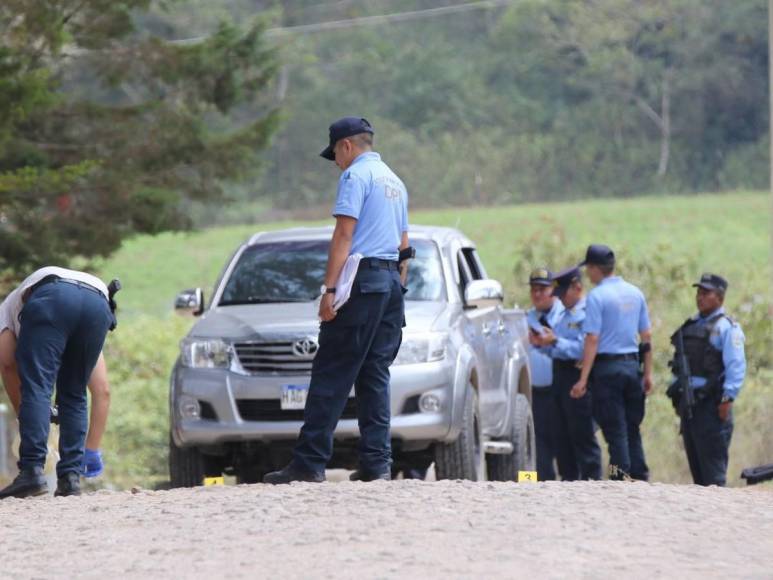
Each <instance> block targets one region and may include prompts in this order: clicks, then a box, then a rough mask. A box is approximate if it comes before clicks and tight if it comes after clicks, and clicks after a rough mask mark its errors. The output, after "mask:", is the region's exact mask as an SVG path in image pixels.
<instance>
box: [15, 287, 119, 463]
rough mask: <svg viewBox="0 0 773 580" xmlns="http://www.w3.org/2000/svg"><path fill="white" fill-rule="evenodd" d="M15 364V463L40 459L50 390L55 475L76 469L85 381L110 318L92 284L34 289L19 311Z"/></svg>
mask: <svg viewBox="0 0 773 580" xmlns="http://www.w3.org/2000/svg"><path fill="white" fill-rule="evenodd" d="M20 316H21V318H20V320H21V329H20V331H19V340H18V343H17V345H16V364H17V367H18V369H19V377H20V378H21V408H20V409H19V433H20V436H21V445H20V448H19V467H20V468H25V467H34V466H40V467H43V465H44V464H45V462H46V453H47V451H48V431H49V428H50V413H51V395H52V394H53V390H54V383H56V402H57V405H58V406H59V433H60V435H59V455H60V457H61V459H60V461H59V463H58V464H57V466H56V472H57V475H58V476H59V477H62V476H63V475H64V474H66V473H69V472H76V473H80V471H81V467H82V465H83V452H84V451H83V450H84V446H85V444H86V429H87V427H88V405H87V403H86V385H87V384H88V381H89V377H91V372H92V371H93V370H94V366H95V365H96V363H97V359H98V358H99V353H100V352H102V346H103V345H104V342H105V336H106V335H107V331H108V329H109V328H110V325H111V324H112V322H113V314H112V312H111V311H110V307H109V305H108V303H107V298H106V297H105V296H104V295H103V294H102V293H101V292H99V290H97V289H95V288H91V287H90V286H86V285H76V284H71V283H68V282H63V281H61V280H55V281H52V282H50V283H48V284H45V285H43V286H40V287H38V288H35V289H34V290H33V291H32V293H31V294H30V296H29V297H28V299H27V302H26V303H25V304H24V307H23V308H22V310H21V315H20Z"/></svg>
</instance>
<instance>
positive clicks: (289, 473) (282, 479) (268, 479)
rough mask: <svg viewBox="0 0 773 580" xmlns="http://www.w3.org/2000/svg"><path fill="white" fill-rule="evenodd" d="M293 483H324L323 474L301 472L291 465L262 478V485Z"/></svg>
mask: <svg viewBox="0 0 773 580" xmlns="http://www.w3.org/2000/svg"><path fill="white" fill-rule="evenodd" d="M293 481H307V482H309V483H322V482H323V481H325V473H324V472H323V473H315V472H313V471H301V470H300V469H298V468H296V467H294V466H293V464H292V463H291V464H290V465H288V466H287V467H285V468H284V469H280V470H279V471H272V472H271V473H267V474H266V475H264V476H263V483H270V484H271V485H278V484H282V483H290V482H293Z"/></svg>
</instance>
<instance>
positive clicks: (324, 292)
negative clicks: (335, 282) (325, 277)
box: [319, 284, 336, 294]
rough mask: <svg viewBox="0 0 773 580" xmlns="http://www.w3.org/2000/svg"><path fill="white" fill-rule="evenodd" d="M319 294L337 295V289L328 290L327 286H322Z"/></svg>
mask: <svg viewBox="0 0 773 580" xmlns="http://www.w3.org/2000/svg"><path fill="white" fill-rule="evenodd" d="M319 293H320V294H335V293H336V289H335V288H328V287H327V286H325V285H324V284H322V286H321V287H320V289H319Z"/></svg>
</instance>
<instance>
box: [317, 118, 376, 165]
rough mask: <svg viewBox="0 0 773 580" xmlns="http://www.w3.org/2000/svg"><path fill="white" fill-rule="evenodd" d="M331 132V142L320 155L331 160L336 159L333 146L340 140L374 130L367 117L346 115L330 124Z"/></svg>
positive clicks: (371, 132)
mask: <svg viewBox="0 0 773 580" xmlns="http://www.w3.org/2000/svg"><path fill="white" fill-rule="evenodd" d="M329 133H330V135H329V136H330V143H329V144H328V146H327V147H325V149H324V150H323V151H322V153H320V154H319V155H320V157H324V158H325V159H329V160H330V161H335V158H336V156H335V153H333V148H334V147H335V145H336V143H338V141H340V140H341V139H346V138H347V137H351V136H352V135H360V134H362V133H370V134H371V135H373V133H374V131H373V126H372V125H371V124H370V123H369V122H368V120H367V119H363V118H362V117H344V118H343V119H338V121H336V122H335V123H333V124H332V125H330V129H329Z"/></svg>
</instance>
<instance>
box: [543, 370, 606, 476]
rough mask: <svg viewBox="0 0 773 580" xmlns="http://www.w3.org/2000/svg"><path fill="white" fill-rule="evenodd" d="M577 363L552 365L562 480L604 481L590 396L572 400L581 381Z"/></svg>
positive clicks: (554, 423)
mask: <svg viewBox="0 0 773 580" xmlns="http://www.w3.org/2000/svg"><path fill="white" fill-rule="evenodd" d="M573 363H574V361H562V360H554V361H553V386H552V390H553V397H554V399H555V406H554V409H555V413H556V417H555V419H554V420H553V422H552V424H553V429H554V433H555V435H554V436H555V438H556V441H557V444H556V455H557V457H556V458H557V460H558V470H559V472H561V479H563V480H564V481H574V480H576V479H583V480H588V479H601V448H600V447H599V444H598V441H596V428H595V425H594V423H593V406H592V398H593V395H591V393H590V392H587V393H585V396H584V397H581V398H579V399H573V398H572V397H571V395H570V392H571V390H572V387H573V386H574V384H575V383H576V382H577V381H578V380H579V379H580V369H578V368H577V367H576V366H575V365H574V364H573Z"/></svg>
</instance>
